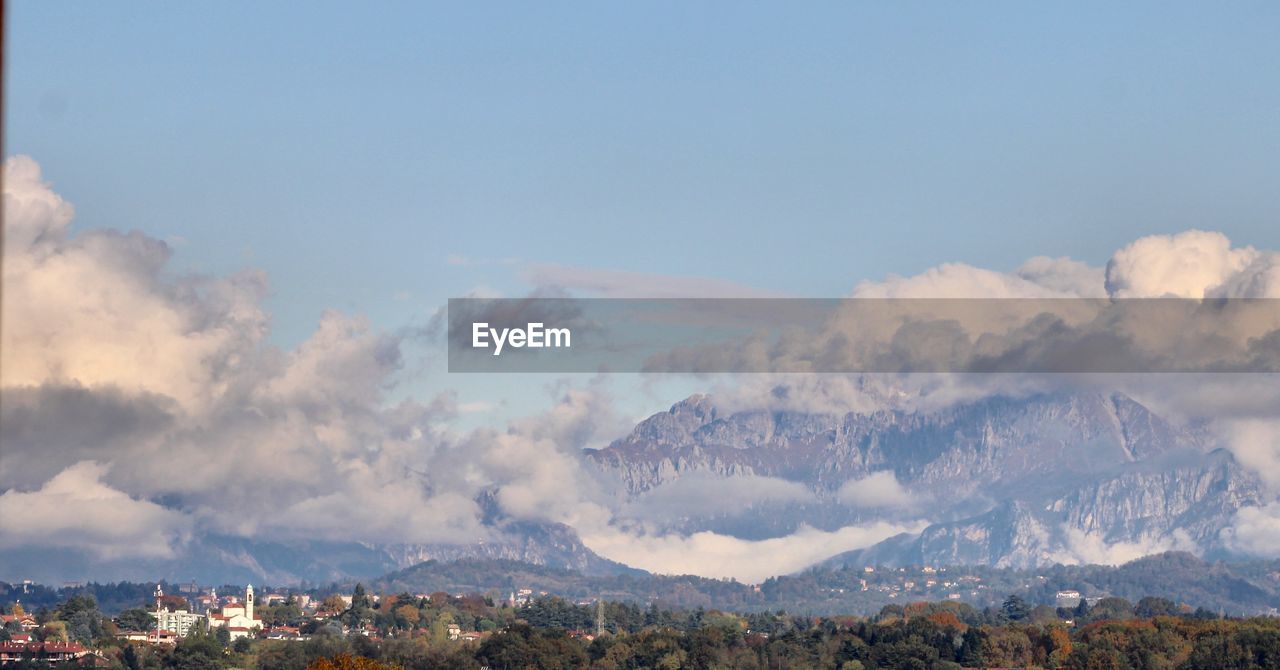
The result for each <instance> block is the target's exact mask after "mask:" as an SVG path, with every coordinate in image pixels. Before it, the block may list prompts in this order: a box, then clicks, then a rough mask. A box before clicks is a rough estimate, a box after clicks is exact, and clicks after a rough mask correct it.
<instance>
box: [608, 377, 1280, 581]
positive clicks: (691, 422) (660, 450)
mask: <svg viewBox="0 0 1280 670" xmlns="http://www.w3.org/2000/svg"><path fill="white" fill-rule="evenodd" d="M1211 447H1212V445H1211V444H1210V443H1209V441H1208V440H1207V439H1206V438H1205V437H1204V435H1202V434H1200V433H1199V432H1197V431H1194V430H1190V429H1186V428H1182V427H1179V426H1175V425H1173V424H1171V423H1169V422H1168V421H1166V420H1164V419H1162V418H1161V417H1159V416H1157V415H1156V414H1154V413H1152V412H1151V411H1149V410H1148V409H1147V408H1146V407H1144V406H1142V405H1141V404H1139V403H1137V402H1135V401H1134V400H1132V399H1131V398H1128V397H1126V396H1123V395H1118V394H1117V395H1107V394H1096V393H1076V394H1048V395H1040V396H1034V397H1031V398H1003V397H997V398H991V399H987V400H983V401H980V402H975V403H971V404H967V405H961V406H957V407H953V408H950V409H948V410H945V411H941V412H934V413H912V412H899V411H883V412H875V413H870V414H856V413H850V414H846V415H844V416H834V415H811V414H801V413H792V412H738V413H734V414H730V415H724V414H722V413H721V412H719V411H718V410H717V409H716V408H715V406H714V404H713V403H712V401H711V400H710V399H709V398H706V397H703V396H695V397H693V398H690V399H688V400H686V401H683V402H681V403H677V404H676V405H675V406H673V407H672V408H671V409H670V411H668V412H664V413H661V414H657V415H655V416H653V417H650V418H649V419H646V420H645V421H643V422H641V423H640V424H639V425H638V426H637V427H636V429H635V430H634V431H633V432H632V433H631V434H630V435H628V436H626V437H624V438H622V439H620V440H618V441H616V442H614V443H613V444H611V445H610V446H609V447H607V448H605V449H601V450H598V451H589V452H587V454H586V457H587V459H588V460H589V461H590V462H592V463H594V464H595V465H596V466H597V467H599V468H600V469H601V470H603V471H604V472H606V473H608V474H610V475H612V476H615V477H617V478H618V479H619V480H620V481H621V482H622V483H623V485H624V486H625V487H626V489H627V491H628V492H629V493H630V495H632V496H633V497H635V498H639V499H643V498H644V497H645V496H646V495H658V494H659V493H660V492H661V491H663V490H665V489H664V488H663V487H664V486H667V485H671V484H673V483H674V482H677V481H679V480H680V479H682V478H685V477H690V476H697V477H719V478H738V477H744V476H748V475H754V476H766V477H774V478H779V479H783V480H788V481H791V482H796V483H800V484H803V485H804V486H805V487H807V488H808V489H809V490H810V491H811V492H812V494H813V500H811V501H808V502H806V503H804V504H797V503H795V502H794V501H793V502H790V503H787V504H781V505H773V506H769V505H765V506H754V507H752V508H750V509H745V510H743V511H742V512H741V513H740V514H736V515H730V516H731V517H732V518H731V519H727V518H724V515H720V516H715V517H699V516H698V514H697V513H696V512H690V514H689V515H687V516H686V517H685V518H682V519H681V520H680V522H679V523H678V524H675V525H673V526H672V528H673V529H678V530H681V531H685V532H689V531H694V530H703V529H714V530H717V531H719V532H725V531H726V530H732V529H733V528H738V529H751V528H769V529H771V530H772V531H773V532H775V533H777V534H782V533H785V532H789V530H793V529H794V528H796V527H798V526H799V525H800V524H807V525H813V526H817V527H823V528H832V527H836V526H838V525H840V524H842V523H851V522H856V521H865V520H868V519H870V518H876V517H877V515H879V516H881V517H883V516H884V515H885V514H890V512H885V511H879V512H877V511H875V510H866V509H860V508H858V507H857V506H856V505H849V504H845V503H844V502H843V499H842V498H841V497H840V495H838V492H839V491H840V490H841V487H845V488H846V490H847V489H848V487H854V488H856V487H858V486H859V485H860V483H859V480H862V479H863V478H865V477H867V476H868V475H870V474H872V473H877V472H881V471H888V472H892V473H893V475H894V477H895V478H896V480H897V481H898V482H899V483H900V484H901V486H902V487H904V490H905V491H907V492H908V494H909V495H910V496H911V497H913V498H915V499H918V500H920V501H922V505H923V507H922V508H917V509H913V510H911V512H912V513H913V514H916V515H918V516H924V517H925V518H928V519H933V520H934V521H936V523H934V524H933V525H930V526H929V527H928V528H927V529H926V530H925V531H924V532H922V533H920V534H919V535H915V536H904V537H898V538H894V539H891V540H889V541H887V542H884V543H881V545H879V546H877V547H872V548H869V549H866V550H862V551H860V552H855V553H854V554H853V555H851V556H842V557H838V558H837V559H835V560H853V559H856V560H864V561H874V562H882V563H889V564H902V563H915V564H921V563H923V564H938V565H941V564H957V563H969V564H988V565H998V566H1016V567H1025V566H1031V565H1038V564H1042V563H1052V562H1061V561H1066V562H1088V561H1102V560H1117V559H1124V558H1133V557H1136V556H1137V555H1141V554H1143V553H1150V552H1154V551H1163V550H1167V549H1187V550H1195V551H1201V552H1210V553H1212V552H1214V551H1217V550H1219V549H1221V545H1220V544H1219V541H1218V537H1217V533H1218V531H1219V529H1220V528H1222V527H1223V525H1224V524H1226V523H1227V521H1228V520H1229V519H1230V516H1231V515H1232V513H1233V512H1234V511H1235V510H1236V509H1238V508H1239V507H1240V506H1242V505H1253V504H1259V503H1260V502H1262V500H1263V497H1264V496H1263V493H1262V489H1261V487H1260V485H1259V482H1258V480H1257V478H1256V477H1255V476H1254V475H1252V474H1251V473H1249V472H1247V471H1245V470H1244V469H1242V468H1241V467H1240V466H1239V465H1238V464H1237V463H1236V462H1235V461H1234V459H1233V458H1232V456H1231V454H1230V453H1228V452H1226V451H1222V450H1217V451H1214V450H1212V449H1211ZM650 492H653V493H652V494H650ZM899 514H900V513H899ZM735 534H739V535H742V534H743V533H735ZM747 534H748V535H749V534H750V533H749V532H748V533H747Z"/></svg>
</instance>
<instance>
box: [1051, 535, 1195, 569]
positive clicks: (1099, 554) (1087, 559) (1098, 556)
mask: <svg viewBox="0 0 1280 670" xmlns="http://www.w3.org/2000/svg"><path fill="white" fill-rule="evenodd" d="M1063 533H1064V542H1063V548H1062V549H1061V550H1059V551H1057V552H1054V553H1052V554H1051V555H1050V556H1049V559H1050V560H1052V561H1054V562H1057V563H1062V564H1064V565H1081V564H1090V565H1123V564H1125V563H1128V562H1129V561H1133V560H1136V559H1139V558H1142V557H1143V556H1150V555H1151V554H1158V553H1160V552H1164V551H1187V552H1192V553H1199V547H1198V546H1197V545H1196V543H1195V541H1194V540H1192V539H1191V538H1190V537H1189V536H1188V535H1187V534H1186V533H1185V532H1183V531H1180V530H1175V531H1173V532H1172V533H1168V534H1166V535H1160V536H1152V537H1146V538H1141V539H1138V540H1133V541H1119V542H1107V540H1106V538H1105V537H1102V536H1101V535H1099V534H1098V533H1088V532H1085V531H1083V530H1080V529H1079V528H1063Z"/></svg>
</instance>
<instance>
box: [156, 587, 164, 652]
mask: <svg viewBox="0 0 1280 670" xmlns="http://www.w3.org/2000/svg"><path fill="white" fill-rule="evenodd" d="M163 597H164V591H163V590H162V589H161V588H160V582H156V644H160V599H161V598H163Z"/></svg>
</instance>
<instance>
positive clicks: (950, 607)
mask: <svg viewBox="0 0 1280 670" xmlns="http://www.w3.org/2000/svg"><path fill="white" fill-rule="evenodd" d="M521 613H522V614H524V615H529V616H532V617H535V618H537V617H548V618H550V619H551V620H556V619H557V618H561V617H568V620H567V622H568V623H571V624H580V623H585V620H584V619H585V617H584V614H585V612H582V611H574V608H573V606H571V605H569V606H566V604H565V603H563V602H560V603H554V602H545V603H541V604H536V605H533V606H530V607H528V608H523V609H522V611H521ZM632 613H633V614H634V613H635V612H634V610H633V611H632ZM989 614H990V613H983V612H979V611H977V610H974V609H973V608H966V606H963V605H956V604H954V603H932V604H928V603H919V604H912V605H908V606H905V607H899V608H895V609H892V610H890V611H886V612H884V613H882V614H881V615H879V616H876V617H873V618H855V617H820V618H810V617H797V616H790V615H786V614H779V613H774V614H765V613H760V614H755V615H751V616H750V617H743V616H738V615H734V614H729V613H723V612H718V611H710V612H701V613H698V612H696V611H694V612H689V611H663V612H660V613H659V615H658V618H660V619H664V620H667V621H671V622H673V623H675V625H674V626H666V625H661V624H658V625H642V626H640V627H639V628H638V629H636V630H635V631H634V632H632V631H626V630H624V631H622V632H617V633H606V634H605V635H602V636H600V637H596V638H594V639H588V638H587V637H585V636H582V635H581V634H579V633H576V632H574V631H572V630H569V629H566V628H563V627H559V626H553V627H543V626H537V625H533V624H531V623H529V622H527V621H525V620H519V621H516V622H514V623H511V624H509V625H507V626H504V627H503V628H502V629H501V630H499V631H497V632H494V633H492V634H490V635H488V636H487V637H485V638H484V639H483V640H482V641H481V642H479V643H478V644H476V643H465V642H444V643H439V642H433V641H432V640H431V639H430V637H428V636H394V637H389V638H385V639H381V640H377V639H372V638H368V637H362V636H353V637H346V638H342V637H336V636H332V637H330V636H325V637H319V638H316V639H312V640H310V641H307V642H293V643H290V642H270V641H261V642H258V643H256V645H255V649H254V651H253V652H252V654H251V655H250V656H245V657H237V658H236V659H235V662H238V663H243V664H244V667H250V668H258V669H260V670H307V669H308V668H311V669H313V670H336V669H339V668H343V669H345V668H360V669H361V670H389V669H390V668H402V669H403V670H435V669H444V668H460V669H476V670H478V669H479V668H484V667H487V668H491V669H492V670H517V669H525V668H539V669H548V670H551V669H561V668H563V669H568V668H592V669H594V670H622V669H641V668H672V669H674V668H693V669H713V668H742V669H745V670H751V669H760V670H764V669H773V668H832V669H838V670H900V669H901V670H959V669H960V668H997V667H1000V668H1006V667H1010V668H1011V667H1018V668H1045V669H1049V670H1098V669H1101V670H1272V669H1274V668H1280V621H1277V620H1275V619H1266V618H1257V619H1197V618H1194V617H1187V616H1159V617H1153V618H1149V619H1136V618H1135V619H1128V620H1123V621H1115V620H1099V621H1095V622H1092V623H1088V624H1085V625H1083V626H1080V627H1075V628H1072V627H1068V626H1067V625H1066V624H1064V623H1062V622H1050V623H1041V622H1037V621H1034V620H1032V619H1031V618H1030V617H1028V618H1025V619H1022V620H1018V621H1010V620H1004V621H1003V622H1002V623H976V624H969V623H966V622H965V621H966V620H969V621H975V622H977V621H983V620H985V618H986V617H988V616H989ZM645 616H647V614H646V613H645V611H642V612H641V613H640V617H641V618H644V617H645ZM752 625H759V626H761V628H762V629H763V630H758V629H755V628H752V627H751V626H752ZM619 627H621V628H626V626H619ZM184 644H186V642H185V641H184ZM182 647H183V645H179V649H182ZM174 653H175V654H176V653H178V650H175V652H174ZM183 660H184V661H185V662H188V663H189V662H190V660H191V657H190V655H187V656H185V657H183ZM148 667H149V666H148ZM156 667H158V668H159V667H182V668H195V670H204V669H205V666H191V665H175V664H166V665H162V666H156ZM213 667H214V666H209V667H208V669H207V670H213ZM217 667H227V666H225V665H224V666H217Z"/></svg>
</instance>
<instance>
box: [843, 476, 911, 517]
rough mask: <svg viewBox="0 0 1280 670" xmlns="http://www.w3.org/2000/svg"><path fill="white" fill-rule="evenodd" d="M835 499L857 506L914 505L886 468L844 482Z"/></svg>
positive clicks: (898, 506)
mask: <svg viewBox="0 0 1280 670" xmlns="http://www.w3.org/2000/svg"><path fill="white" fill-rule="evenodd" d="M836 499H837V500H839V501H840V502H842V503H845V504H846V505H855V506H857V507H892V508H909V507H912V506H913V505H914V499H913V498H912V496H911V493H910V492H909V491H907V489H906V488H905V487H903V486H902V484H900V483H898V478H897V477H895V476H894V474H893V473H892V472H890V471H888V470H882V471H880V472H873V473H871V474H869V475H867V476H866V477H863V478H862V479H855V480H851V481H848V482H845V483H844V485H843V486H841V487H840V490H839V491H838V492H837V493H836Z"/></svg>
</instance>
